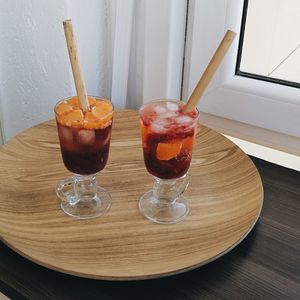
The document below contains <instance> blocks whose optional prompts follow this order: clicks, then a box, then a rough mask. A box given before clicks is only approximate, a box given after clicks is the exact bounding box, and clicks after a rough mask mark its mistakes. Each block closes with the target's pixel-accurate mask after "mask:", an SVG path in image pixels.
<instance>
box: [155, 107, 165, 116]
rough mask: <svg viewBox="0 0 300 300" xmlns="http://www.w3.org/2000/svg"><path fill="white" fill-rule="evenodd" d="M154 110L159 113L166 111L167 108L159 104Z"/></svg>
mask: <svg viewBox="0 0 300 300" xmlns="http://www.w3.org/2000/svg"><path fill="white" fill-rule="evenodd" d="M154 111H155V112H156V113H157V114H158V115H159V114H163V113H165V112H166V111H167V110H166V108H165V107H164V106H162V105H158V106H155V107H154Z"/></svg>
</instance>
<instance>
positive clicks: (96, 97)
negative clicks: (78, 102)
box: [54, 95, 114, 119]
mask: <svg viewBox="0 0 300 300" xmlns="http://www.w3.org/2000/svg"><path fill="white" fill-rule="evenodd" d="M87 96H88V97H93V98H95V99H96V100H101V101H104V102H109V103H110V104H111V110H110V111H109V112H108V113H107V114H105V115H103V117H101V119H104V118H106V117H107V116H109V115H110V114H112V113H113V112H114V105H113V103H112V102H111V100H109V99H106V98H103V97H100V96H94V95H87ZM74 97H77V95H74V96H70V97H67V98H63V99H61V100H59V101H58V102H56V104H55V105H54V113H55V115H58V114H57V112H56V108H57V106H58V105H59V104H60V103H62V102H63V101H67V100H69V99H72V98H74Z"/></svg>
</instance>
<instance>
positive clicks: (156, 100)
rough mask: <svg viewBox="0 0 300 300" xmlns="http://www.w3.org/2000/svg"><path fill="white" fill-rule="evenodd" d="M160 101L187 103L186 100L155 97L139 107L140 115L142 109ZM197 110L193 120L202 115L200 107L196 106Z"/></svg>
mask: <svg viewBox="0 0 300 300" xmlns="http://www.w3.org/2000/svg"><path fill="white" fill-rule="evenodd" d="M159 102H176V103H186V102H185V101H182V100H179V99H166V98H161V99H154V100H150V101H148V102H146V103H144V104H143V105H142V106H141V107H140V108H139V115H140V116H141V114H142V110H143V109H144V108H145V107H146V106H148V105H150V104H153V103H159ZM194 111H196V112H197V114H196V116H195V117H192V118H193V121H194V120H196V119H198V118H199V115H200V112H199V109H198V108H197V107H196V108H195V110H194ZM186 123H192V121H191V122H186Z"/></svg>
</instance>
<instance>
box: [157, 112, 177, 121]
mask: <svg viewBox="0 0 300 300" xmlns="http://www.w3.org/2000/svg"><path fill="white" fill-rule="evenodd" d="M176 115H177V114H176V112H174V111H167V112H165V113H163V114H160V115H159V117H160V118H165V119H166V118H173V117H175V116H176Z"/></svg>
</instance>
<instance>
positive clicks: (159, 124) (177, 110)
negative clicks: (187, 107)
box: [140, 100, 198, 179]
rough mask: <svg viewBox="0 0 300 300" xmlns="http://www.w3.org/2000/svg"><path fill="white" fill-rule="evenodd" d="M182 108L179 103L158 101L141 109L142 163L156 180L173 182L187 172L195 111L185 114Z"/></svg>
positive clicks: (190, 156) (181, 104)
mask: <svg viewBox="0 0 300 300" xmlns="http://www.w3.org/2000/svg"><path fill="white" fill-rule="evenodd" d="M183 105H184V103H183V102H180V101H168V100H159V101H153V102H149V103H147V104H145V105H144V106H142V107H141V109H140V122H141V129H142V141H143V152H144V161H145V165H146V168H147V170H148V172H149V173H150V174H152V175H154V176H155V177H158V178H161V179H175V178H179V177H181V176H183V175H184V174H186V173H187V171H188V169H189V166H190V163H191V158H192V148H193V143H194V140H195V135H196V130H197V119H198V111H197V110H195V111H193V112H191V113H188V114H184V113H183V112H182V108H183Z"/></svg>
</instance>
